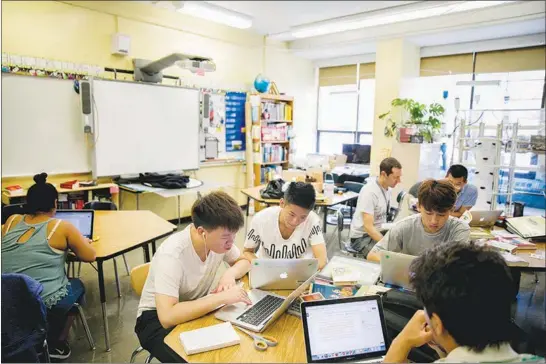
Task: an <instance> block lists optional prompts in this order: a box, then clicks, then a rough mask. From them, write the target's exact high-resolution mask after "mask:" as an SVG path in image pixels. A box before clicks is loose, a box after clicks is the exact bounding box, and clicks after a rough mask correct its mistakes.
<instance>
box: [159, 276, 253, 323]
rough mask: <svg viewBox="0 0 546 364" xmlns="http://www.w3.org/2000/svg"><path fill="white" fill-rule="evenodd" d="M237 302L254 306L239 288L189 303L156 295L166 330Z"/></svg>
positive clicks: (176, 298) (161, 321) (160, 317)
mask: <svg viewBox="0 0 546 364" xmlns="http://www.w3.org/2000/svg"><path fill="white" fill-rule="evenodd" d="M237 302H243V303H246V304H248V305H251V304H252V301H250V299H249V298H248V295H247V294H246V292H245V290H244V289H243V288H242V287H238V286H234V287H231V288H230V289H228V290H226V291H223V292H220V293H216V294H211V295H208V296H205V297H202V298H199V299H197V300H195V301H187V302H178V297H173V296H169V295H165V294H160V293H156V295H155V305H156V309H157V316H158V318H159V322H160V323H161V326H163V327H164V328H165V329H169V328H171V327H173V326H176V325H179V324H181V323H184V322H187V321H190V320H193V319H196V318H198V317H201V316H204V315H206V314H207V313H209V312H211V311H213V310H215V309H216V308H218V306H220V305H222V304H225V305H230V304H233V303H237Z"/></svg>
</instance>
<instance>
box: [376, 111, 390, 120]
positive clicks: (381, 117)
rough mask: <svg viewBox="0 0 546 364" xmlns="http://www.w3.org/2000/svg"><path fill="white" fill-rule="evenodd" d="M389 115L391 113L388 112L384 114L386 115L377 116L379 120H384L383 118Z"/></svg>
mask: <svg viewBox="0 0 546 364" xmlns="http://www.w3.org/2000/svg"><path fill="white" fill-rule="evenodd" d="M390 113H391V112H390V111H388V112H386V113H384V114H381V115H379V119H383V118H385V116H387V115H389V114H390Z"/></svg>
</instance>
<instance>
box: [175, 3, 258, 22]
mask: <svg viewBox="0 0 546 364" xmlns="http://www.w3.org/2000/svg"><path fill="white" fill-rule="evenodd" d="M177 3H178V1H177ZM177 10H178V11H179V12H181V13H184V14H188V15H192V16H195V17H198V18H201V19H205V20H210V21H213V22H215V23H220V24H224V25H228V26H230V27H234V28H239V29H248V28H250V27H251V26H252V17H250V16H248V15H246V14H242V13H239V12H237V11H233V10H229V9H226V8H223V7H221V6H218V5H214V4H211V3H208V2H206V1H184V2H183V4H182V7H180V8H178V9H177Z"/></svg>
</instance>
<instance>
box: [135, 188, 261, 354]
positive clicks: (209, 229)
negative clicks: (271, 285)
mask: <svg viewBox="0 0 546 364" xmlns="http://www.w3.org/2000/svg"><path fill="white" fill-rule="evenodd" d="M191 217H192V222H193V223H192V224H190V225H189V226H188V227H186V229H184V230H183V231H181V232H178V233H175V234H173V235H171V236H170V237H169V238H168V239H167V240H165V242H164V243H163V244H162V245H161V247H160V248H159V249H158V251H157V253H156V254H155V255H154V257H153V259H152V263H151V266H150V272H149V273H148V278H147V279H146V283H145V284H144V288H143V290H142V296H141V298H140V303H139V305H138V314H137V323H136V326H135V332H136V334H137V336H138V339H139V341H140V345H141V346H142V347H143V348H144V349H146V350H148V351H149V352H150V354H152V355H153V356H154V357H155V358H157V359H158V360H160V361H161V362H170V363H173V362H178V361H180V358H179V357H178V356H177V355H175V354H173V352H172V350H170V349H169V348H168V347H167V345H166V344H165V343H164V342H163V340H164V338H165V336H167V335H168V334H169V332H170V331H171V330H172V329H173V328H174V327H175V326H176V325H178V324H181V323H183V322H186V321H190V320H193V319H196V318H198V317H201V316H203V315H205V314H207V313H209V312H211V311H213V310H215V309H216V308H218V306H220V305H222V304H226V305H228V304H232V303H237V302H243V303H246V304H251V301H250V300H249V298H248V296H247V294H246V292H245V291H244V290H243V288H241V287H238V286H237V285H236V282H235V280H236V279H239V278H241V277H242V276H243V275H245V274H246V273H247V272H248V271H249V269H250V262H249V261H248V260H247V259H246V258H245V257H243V255H242V254H241V251H240V250H239V249H238V248H237V247H236V246H235V245H234V241H235V235H236V234H237V231H238V230H239V229H240V228H241V227H242V226H243V225H244V217H243V214H242V211H241V208H240V207H239V205H238V204H237V202H236V201H235V200H234V199H233V198H231V197H230V196H229V195H228V194H226V193H225V192H219V191H218V192H212V193H210V194H208V195H206V196H204V197H202V198H200V199H199V200H197V201H196V202H195V203H194V205H193V207H192V214H191ZM223 262H225V263H227V264H228V265H230V268H228V269H227V270H226V272H225V273H224V274H223V276H222V277H221V278H220V281H219V283H218V285H217V286H216V287H215V288H214V289H213V290H212V291H211V288H213V287H212V283H213V280H214V277H215V275H216V271H217V270H218V268H219V266H220V265H221V264H222V263H223ZM209 292H210V293H213V294H210V295H209Z"/></svg>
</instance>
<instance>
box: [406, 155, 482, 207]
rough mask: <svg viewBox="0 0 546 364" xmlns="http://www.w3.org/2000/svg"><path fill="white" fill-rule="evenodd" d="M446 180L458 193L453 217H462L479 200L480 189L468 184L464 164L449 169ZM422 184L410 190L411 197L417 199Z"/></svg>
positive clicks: (466, 170)
mask: <svg viewBox="0 0 546 364" xmlns="http://www.w3.org/2000/svg"><path fill="white" fill-rule="evenodd" d="M446 178H447V179H448V180H449V181H451V183H453V186H455V190H456V191H457V201H456V202H455V207H454V208H453V211H452V212H451V216H455V217H461V216H462V215H463V214H464V212H465V211H467V210H470V209H471V208H472V207H473V206H474V205H475V204H476V200H477V199H478V188H477V187H476V186H474V185H472V184H470V183H467V179H468V169H466V167H465V166H463V165H462V164H454V165H452V166H451V167H449V170H448V171H447V174H446ZM420 185H421V182H418V183H416V184H414V185H413V186H412V187H411V188H410V190H409V193H410V195H413V196H415V197H417V193H418V191H419V186H420Z"/></svg>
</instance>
